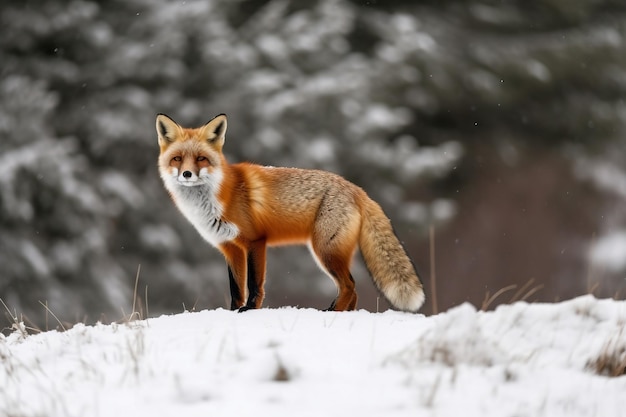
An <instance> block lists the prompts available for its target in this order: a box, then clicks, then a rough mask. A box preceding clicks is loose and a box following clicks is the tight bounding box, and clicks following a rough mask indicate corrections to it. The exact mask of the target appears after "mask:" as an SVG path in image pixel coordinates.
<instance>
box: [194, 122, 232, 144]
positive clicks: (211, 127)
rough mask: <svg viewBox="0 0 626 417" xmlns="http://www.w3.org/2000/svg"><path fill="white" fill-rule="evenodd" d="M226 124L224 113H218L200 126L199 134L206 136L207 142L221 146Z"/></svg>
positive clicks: (224, 137)
mask: <svg viewBox="0 0 626 417" xmlns="http://www.w3.org/2000/svg"><path fill="white" fill-rule="evenodd" d="M226 126H227V122H226V115H225V114H218V115H217V116H215V117H214V118H213V119H211V120H210V121H208V122H207V124H205V125H204V126H202V127H201V128H200V129H201V134H202V135H203V136H204V138H206V140H207V142H209V143H211V144H215V145H218V146H222V145H223V144H224V140H225V139H226V136H225V135H226Z"/></svg>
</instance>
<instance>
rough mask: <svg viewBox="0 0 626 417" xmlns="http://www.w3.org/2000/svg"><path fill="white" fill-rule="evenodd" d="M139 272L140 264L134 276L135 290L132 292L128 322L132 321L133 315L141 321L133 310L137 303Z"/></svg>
mask: <svg viewBox="0 0 626 417" xmlns="http://www.w3.org/2000/svg"><path fill="white" fill-rule="evenodd" d="M140 272H141V264H138V265H137V274H136V275H135V289H134V290H133V311H132V313H131V314H130V318H129V321H131V320H133V319H134V317H135V315H137V316H138V317H139V318H140V319H141V315H140V314H139V313H138V312H137V310H136V309H135V306H136V303H137V286H138V285H139V273H140Z"/></svg>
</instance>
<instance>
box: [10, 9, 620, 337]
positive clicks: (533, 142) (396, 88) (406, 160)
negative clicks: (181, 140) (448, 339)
mask: <svg viewBox="0 0 626 417" xmlns="http://www.w3.org/2000/svg"><path fill="white" fill-rule="evenodd" d="M0 22H1V25H0V298H2V300H3V301H4V302H5V303H6V305H7V306H8V307H9V309H10V310H11V312H17V313H18V315H19V314H23V315H25V316H26V317H27V318H28V319H29V320H30V321H31V322H32V323H34V324H36V325H38V326H43V323H44V320H47V318H46V317H47V315H48V314H47V313H46V310H45V308H44V307H43V306H42V303H43V304H46V305H47V306H48V307H49V309H50V310H51V311H52V312H54V313H55V314H56V315H57V316H58V317H59V318H60V319H61V320H64V321H68V322H76V321H86V322H90V323H92V322H94V321H97V320H103V321H105V322H108V321H113V320H119V319H121V318H123V316H124V315H125V314H129V313H130V312H131V309H132V304H133V291H134V284H135V276H136V273H137V269H138V266H139V265H140V264H141V272H140V275H139V283H138V291H137V293H138V296H139V297H140V298H141V299H140V300H138V304H139V305H141V306H142V308H144V306H145V304H146V294H147V302H148V306H149V310H150V311H149V312H150V315H156V314H160V313H174V312H180V311H182V310H183V309H188V310H191V309H205V308H217V307H226V306H228V305H229V295H228V283H227V281H228V280H227V273H226V266H225V264H224V261H223V260H222V258H221V256H220V255H219V253H218V252H217V251H216V250H215V249H212V248H211V247H210V246H209V245H208V244H207V243H205V242H204V241H202V240H201V238H200V237H199V235H198V234H197V233H196V231H195V230H194V229H192V227H191V226H190V225H189V224H187V222H186V221H185V220H184V219H183V217H182V216H181V215H180V214H179V213H178V212H177V211H176V209H175V207H174V205H173V203H172V202H171V201H170V200H169V197H168V196H167V194H166V192H165V191H164V189H163V186H162V184H161V181H160V178H159V176H158V172H157V168H156V159H157V155H158V148H157V142H156V134H155V130H154V117H155V114H156V113H158V112H164V113H167V114H169V115H170V116H172V117H173V118H174V119H175V120H177V121H178V122H179V123H181V124H184V125H192V126H197V125H201V124H203V123H204V122H206V121H208V120H209V119H210V118H212V117H213V116H214V115H216V114H218V113H227V114H228V116H229V131H228V133H227V142H226V145H225V152H226V153H227V157H228V158H229V160H230V161H231V162H235V161H240V160H250V161H254V162H257V163H262V164H269V165H276V166H278V165H284V166H298V167H310V168H321V169H325V170H330V171H334V172H337V173H339V174H341V175H343V176H345V177H347V178H348V179H349V180H351V181H353V182H355V183H357V184H359V185H360V186H362V187H363V188H364V189H365V190H366V191H367V192H368V193H369V194H370V195H371V196H372V197H373V198H374V199H375V200H377V201H378V202H380V203H381V205H382V206H383V208H384V209H385V211H386V212H387V214H388V215H389V216H390V217H391V218H392V220H393V222H394V226H395V228H396V230H397V232H398V234H399V235H400V237H401V240H402V241H403V242H404V244H405V245H406V247H407V250H408V252H409V253H410V255H411V256H412V258H413V259H414V261H415V263H416V264H417V265H418V268H419V270H420V272H421V274H422V277H423V279H424V281H425V284H426V292H427V297H428V298H429V301H428V302H427V304H426V305H425V307H423V309H422V312H424V313H427V314H429V313H431V312H432V298H431V289H432V288H431V287H430V283H429V282H430V274H431V271H432V270H433V269H432V267H433V265H432V263H431V258H432V259H435V265H436V283H437V300H438V308H439V310H443V309H446V308H448V307H450V306H452V305H455V304H458V303H461V302H463V301H470V302H472V303H474V304H475V305H478V306H480V305H481V304H482V303H483V300H484V299H485V297H486V296H488V295H493V294H494V293H496V292H497V291H498V290H500V289H502V288H506V287H508V286H509V285H516V286H517V287H516V289H514V290H513V289H511V290H509V291H508V292H507V293H506V294H503V295H502V296H501V297H499V298H498V299H497V300H496V301H494V302H493V303H492V305H491V306H492V307H493V306H495V305H496V304H498V303H500V302H507V301H509V300H510V298H512V297H517V298H520V297H522V296H523V295H524V294H527V293H528V292H532V295H531V294H528V295H529V299H530V300H541V301H554V300H559V299H565V298H569V297H572V296H576V295H579V294H584V293H587V292H593V293H594V294H596V295H598V296H602V297H607V296H608V297H618V298H624V297H625V295H626V210H625V209H624V207H625V206H624V203H625V200H626V141H625V139H626V138H625V133H626V103H625V101H624V97H625V96H626V95H625V94H626V39H625V37H626V3H624V2H623V1H621V0H619V1H618V0H476V1H472V2H468V1H462V0H443V1H442V0H440V1H421V2H420V1H413V0H379V1H375V0H371V1H362V0H298V1H296V0H259V1H253V0H235V1H233V0H212V1H206V0H184V1H166V0H123V1H122V0H110V1H96V0H81V1H67V0H36V1H35V0H19V1H17V0H9V1H4V2H2V4H1V5H0ZM431 227H432V228H433V229H434V232H435V233H434V238H435V239H434V241H432V242H431V239H430V238H429V229H430V228H431ZM431 243H434V245H433V247H434V249H435V251H434V253H432V252H431ZM431 255H433V256H432V257H431ZM354 275H355V278H356V279H357V289H358V291H359V295H360V300H359V306H360V307H361V308H367V309H369V310H372V311H376V309H377V308H378V309H385V308H387V305H386V304H385V303H383V302H382V301H381V304H380V305H378V304H377V301H378V300H377V293H376V291H375V290H374V287H373V285H372V284H371V282H370V280H369V277H367V273H366V272H365V270H364V268H363V266H362V263H361V260H360V257H358V256H357V258H356V262H355V267H354ZM268 277H269V280H268V287H267V299H266V303H265V305H266V306H269V307H278V306H283V305H299V306H301V307H316V308H324V307H326V306H327V305H328V304H329V302H330V300H331V299H332V298H333V297H334V291H335V290H334V285H333V284H332V282H331V281H330V280H329V279H327V278H325V277H324V275H323V274H322V273H321V272H319V271H318V270H317V267H316V265H315V263H314V262H313V260H312V259H311V258H310V256H309V254H308V252H307V250H306V249H305V248H288V249H287V248H284V249H271V250H270V252H269V256H268ZM516 292H517V293H518V294H515V293H516ZM5 316H6V323H5V324H3V326H2V327H4V326H5V325H6V326H10V321H11V319H10V317H9V314H8V313H6V314H5ZM51 326H52V327H53V324H51Z"/></svg>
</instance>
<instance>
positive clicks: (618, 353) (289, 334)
mask: <svg viewBox="0 0 626 417" xmlns="http://www.w3.org/2000/svg"><path fill="white" fill-rule="evenodd" d="M625 323H626V302H624V301H614V300H597V299H595V298H593V297H591V296H585V297H581V298H577V299H574V300H571V301H567V302H562V303H558V304H527V303H523V302H520V303H516V304H513V305H506V306H500V307H499V308H498V309H496V311H493V312H480V311H476V310H475V309H474V308H473V307H472V306H470V305H469V304H464V305H461V306H459V307H456V308H453V309H451V310H449V311H448V312H445V313H441V314H439V315H437V316H432V317H425V316H422V315H412V314H405V313H399V312H394V311H387V312H384V313H378V314H376V313H369V312H365V311H357V312H348V313H333V312H321V311H317V310H310V309H296V308H282V309H263V310H258V311H249V312H246V313H244V314H237V313H234V312H230V311H226V310H214V311H202V312H198V313H184V314H178V315H174V316H164V317H160V318H153V319H149V320H145V321H135V322H131V323H128V324H122V325H96V326H85V325H77V326H75V327H74V328H72V329H71V330H68V331H67V332H56V331H52V332H46V333H41V334H38V335H33V336H27V337H24V336H22V335H21V334H20V333H19V332H15V333H13V334H11V335H10V336H8V337H0V360H1V361H2V362H1V363H2V365H1V366H0V387H2V389H1V392H0V415H2V416H81V417H87V416H119V415H133V416H139V417H141V416H159V415H161V416H181V415H184V416H251V415H254V416H270V415H271V416H419V415H437V416H451V417H458V416H481V417H484V416H540V415H545V416H551V417H554V416H568V417H571V416H599V417H610V416H623V415H624V410H625V409H626V376H624V375H623V373H624V371H623V366H624V365H625V363H626V331H625V329H624V327H625ZM611 361H613V362H611ZM620 361H621V363H619V362H620ZM620 366H621V367H622V368H620ZM616 369H617V371H616ZM620 369H621V372H620ZM611 371H613V372H616V373H618V374H620V375H622V376H617V377H611V376H609V375H608V373H609V372H611ZM603 374H605V375H603Z"/></svg>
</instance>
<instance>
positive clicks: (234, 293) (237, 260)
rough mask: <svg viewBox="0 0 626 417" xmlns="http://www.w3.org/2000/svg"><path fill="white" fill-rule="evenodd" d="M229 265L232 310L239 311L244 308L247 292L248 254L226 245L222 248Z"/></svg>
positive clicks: (234, 246) (232, 245) (228, 244)
mask: <svg viewBox="0 0 626 417" xmlns="http://www.w3.org/2000/svg"><path fill="white" fill-rule="evenodd" d="M220 249H221V251H222V253H223V254H224V257H225V258H226V263H227V264H228V282H229V285H230V309H231V310H237V309H239V308H242V307H243V306H244V302H245V299H246V290H247V286H248V285H247V273H248V268H247V262H246V258H247V256H246V255H247V254H246V253H245V252H244V250H243V249H241V248H240V247H238V246H236V245H234V244H232V243H225V244H223V245H222V246H221V247H220Z"/></svg>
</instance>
